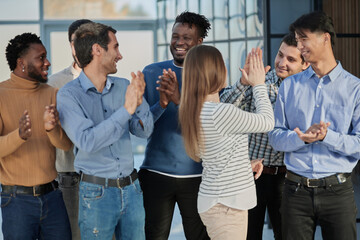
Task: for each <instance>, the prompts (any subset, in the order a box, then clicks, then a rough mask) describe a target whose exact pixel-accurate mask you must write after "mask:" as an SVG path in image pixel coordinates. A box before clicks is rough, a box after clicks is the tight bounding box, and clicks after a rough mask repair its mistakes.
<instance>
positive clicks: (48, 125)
mask: <svg viewBox="0 0 360 240" xmlns="http://www.w3.org/2000/svg"><path fill="white" fill-rule="evenodd" d="M58 122H59V113H58V111H57V109H56V106H55V104H51V105H50V106H46V107H45V112H44V127H45V130H46V131H51V130H53V129H54V127H55V126H56V125H57V124H58Z"/></svg>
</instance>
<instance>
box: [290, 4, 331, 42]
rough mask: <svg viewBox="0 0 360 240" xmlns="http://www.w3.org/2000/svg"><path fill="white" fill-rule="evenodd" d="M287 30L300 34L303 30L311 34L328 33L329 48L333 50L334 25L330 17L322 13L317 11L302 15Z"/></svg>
mask: <svg viewBox="0 0 360 240" xmlns="http://www.w3.org/2000/svg"><path fill="white" fill-rule="evenodd" d="M289 30H290V31H291V32H297V33H300V34H301V33H302V32H303V30H310V32H312V33H313V32H323V33H329V34H330V37H331V47H332V48H333V49H334V46H335V38H336V33H335V28H334V24H333V21H332V19H331V17H329V16H328V15H326V13H324V12H321V11H317V12H311V13H308V14H304V15H302V16H301V17H299V18H298V19H297V20H295V22H293V23H292V24H291V25H290V27H289Z"/></svg>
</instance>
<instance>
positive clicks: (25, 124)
mask: <svg viewBox="0 0 360 240" xmlns="http://www.w3.org/2000/svg"><path fill="white" fill-rule="evenodd" d="M31 133H32V132H31V120H30V116H29V113H28V111H27V110H25V111H24V113H23V115H22V116H21V117H20V120H19V136H20V137H21V138H22V139H23V140H27V139H28V138H29V137H31Z"/></svg>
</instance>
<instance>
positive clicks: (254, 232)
mask: <svg viewBox="0 0 360 240" xmlns="http://www.w3.org/2000/svg"><path fill="white" fill-rule="evenodd" d="M248 64H249V63H248V58H247V59H246V63H245V66H244V69H243V70H242V71H246V72H248ZM308 66H309V64H308V63H307V62H305V61H304V59H303V57H302V56H301V53H300V51H299V50H298V49H297V48H296V40H295V35H294V34H288V35H286V36H285V37H284V38H283V39H282V41H281V45H280V48H279V51H278V53H277V55H276V58H275V68H274V69H273V70H272V71H270V72H268V73H267V75H266V79H265V84H266V86H267V92H268V95H269V98H270V101H271V104H272V105H273V107H274V105H275V101H276V97H277V93H278V89H279V87H280V84H281V82H282V80H283V79H285V78H286V77H289V76H291V75H293V74H296V73H298V72H301V71H303V70H305V69H306V68H307V67H308ZM221 101H222V102H227V103H232V104H234V105H236V106H238V107H239V108H241V109H243V110H245V111H248V112H255V110H256V109H255V99H254V98H253V89H252V87H251V86H250V85H249V84H248V82H247V79H246V78H245V76H244V74H243V75H242V77H241V79H240V80H239V81H237V82H236V83H235V84H234V85H233V86H230V87H227V88H226V89H225V90H224V91H223V92H222V94H221ZM249 157H250V159H251V160H253V159H264V162H263V164H264V169H263V174H262V175H261V176H260V178H258V179H257V180H256V181H255V184H256V194H257V206H256V207H255V208H253V209H251V210H249V213H248V221H249V224H248V235H247V239H251V240H257V239H259V240H261V239H262V232H263V225H264V218H265V210H266V208H267V209H268V213H269V217H270V221H271V224H272V226H273V230H274V236H275V239H276V240H278V239H281V219H280V212H279V208H280V203H281V197H282V186H283V183H284V180H285V172H286V168H285V165H284V161H283V160H284V154H283V153H282V152H278V151H275V150H274V149H273V148H272V147H271V146H270V144H269V143H268V136H267V133H253V134H249Z"/></svg>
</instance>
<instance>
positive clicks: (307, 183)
mask: <svg viewBox="0 0 360 240" xmlns="http://www.w3.org/2000/svg"><path fill="white" fill-rule="evenodd" d="M310 183H311V179H310V178H307V179H306V186H307V187H309V188H317V187H318V186H315V185H310Z"/></svg>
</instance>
